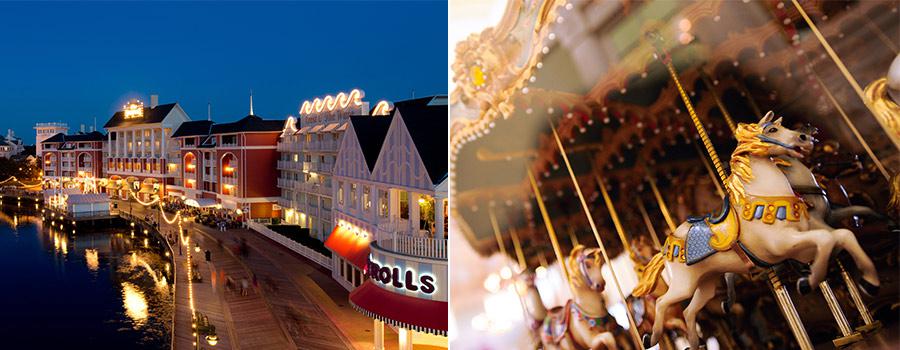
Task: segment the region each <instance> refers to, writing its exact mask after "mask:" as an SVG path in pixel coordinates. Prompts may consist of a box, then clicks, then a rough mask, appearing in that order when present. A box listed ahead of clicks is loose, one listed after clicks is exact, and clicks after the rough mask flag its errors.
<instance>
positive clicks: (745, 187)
mask: <svg viewBox="0 0 900 350" xmlns="http://www.w3.org/2000/svg"><path fill="white" fill-rule="evenodd" d="M898 6H900V4H898V3H897V2H896V1H862V2H851V1H798V0H789V1H705V2H677V1H627V0H623V1H600V2H592V1H554V0H545V1H539V0H535V1H509V2H508V4H507V7H506V10H505V13H504V15H503V17H502V19H501V20H500V21H499V23H496V24H495V25H494V26H491V27H488V28H487V29H485V30H483V31H481V32H478V33H474V34H472V35H470V36H469V37H468V38H467V39H466V40H463V41H461V42H460V43H458V44H457V46H456V58H455V60H454V61H453V63H452V71H453V77H452V79H453V83H454V86H455V88H454V90H453V93H452V94H451V109H450V113H451V120H452V125H451V145H450V152H451V153H450V195H451V198H453V206H452V208H451V218H452V224H451V229H452V233H451V235H452V234H456V235H460V236H462V237H464V238H465V239H464V240H457V241H456V242H460V241H464V242H465V246H464V247H459V246H454V251H453V259H454V260H453V261H454V264H453V265H454V268H453V269H452V270H451V277H450V279H451V285H452V286H453V287H452V288H454V289H453V290H452V291H451V293H452V294H453V300H452V302H451V309H452V311H451V316H452V317H451V329H454V330H455V332H454V333H455V334H453V335H451V339H450V341H451V347H454V346H460V347H462V348H496V349H501V348H510V347H515V348H542V349H643V348H653V347H659V348H661V349H679V350H680V349H684V348H691V349H698V348H707V349H814V348H816V349H819V348H854V349H855V348H859V349H871V348H896V347H897V346H900V329H898V327H900V320H898V312H897V308H898V307H900V299H898V296H900V290H898V289H900V284H898V280H897V276H898V274H900V269H898V263H900V256H898V251H900V249H898V246H900V245H898V243H900V242H898V237H900V235H898V234H900V226H898V224H897V222H898V219H900V218H898V213H900V177H898V176H897V175H896V174H897V173H898V171H900V122H898V120H900V55H898V54H900V48H898V47H900V34H898V33H900V14H898ZM460 245H462V244H460ZM460 257H463V258H464V259H460ZM458 259H459V260H458ZM454 343H456V344H455V345H454ZM511 344H513V345H511Z"/></svg>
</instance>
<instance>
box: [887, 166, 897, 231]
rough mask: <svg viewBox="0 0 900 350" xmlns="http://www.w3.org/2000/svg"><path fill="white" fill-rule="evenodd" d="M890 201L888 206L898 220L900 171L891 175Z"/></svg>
mask: <svg viewBox="0 0 900 350" xmlns="http://www.w3.org/2000/svg"><path fill="white" fill-rule="evenodd" d="M890 188H891V201H890V202H889V203H888V208H889V209H891V211H892V212H891V214H893V216H894V219H897V220H900V173H896V174H894V176H892V177H891V186H890Z"/></svg>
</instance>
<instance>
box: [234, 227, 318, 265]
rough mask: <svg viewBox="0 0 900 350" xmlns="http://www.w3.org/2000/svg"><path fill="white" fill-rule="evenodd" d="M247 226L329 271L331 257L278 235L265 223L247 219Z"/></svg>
mask: <svg viewBox="0 0 900 350" xmlns="http://www.w3.org/2000/svg"><path fill="white" fill-rule="evenodd" d="M247 226H248V227H249V228H250V229H251V230H253V231H256V232H259V233H260V234H262V235H263V236H266V237H268V238H269V239H271V240H273V241H275V242H278V244H281V245H283V246H285V247H287V248H288V249H290V250H293V251H294V252H295V253H297V254H300V255H302V256H303V257H305V258H307V259H309V260H312V261H315V262H316V263H317V264H319V265H322V267H324V268H326V269H328V270H329V271H331V259H330V258H328V257H326V256H325V255H322V254H320V253H319V252H317V251H314V250H312V249H310V248H308V247H306V246H304V245H302V244H300V243H299V242H296V241H294V240H292V239H290V238H287V237H285V236H282V235H280V234H279V233H278V232H275V231H272V229H270V228H268V227H266V225H264V224H261V223H258V222H254V221H248V222H247Z"/></svg>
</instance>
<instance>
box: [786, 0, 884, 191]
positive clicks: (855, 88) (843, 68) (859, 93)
mask: <svg viewBox="0 0 900 350" xmlns="http://www.w3.org/2000/svg"><path fill="white" fill-rule="evenodd" d="M791 2H792V3H794V7H796V8H797V11H798V12H800V15H801V16H803V19H804V20H805V21H806V24H808V25H809V29H812V31H813V33H814V34H815V35H816V38H817V39H819V43H821V44H822V47H824V48H825V52H827V53H828V56H830V57H831V60H832V61H834V64H835V65H837V67H838V70H840V71H841V74H843V75H844V79H847V82H848V83H850V86H851V87H853V91H854V92H856V95H857V96H859V99H860V100H862V102H863V104H864V105H866V108H868V109H869V112H870V113H872V117H874V118H875V120H877V121H878V124H879V125H881V128H882V129H883V130H884V131H885V132H886V133H890V129H889V128H888V127H887V126H886V125H884V123H883V122H882V120H881V118H878V113H877V112H875V110H874V109H873V108H872V105H871V104H870V103H869V100H867V99H866V95H865V93H863V89H862V88H861V87H860V86H859V83H858V82H857V81H856V79H855V78H853V75H852V74H850V70H848V69H847V66H845V65H844V61H843V60H841V58H840V57H838V55H837V53H835V52H834V49H832V48H831V44H829V43H828V40H825V36H824V35H822V32H820V31H819V27H818V26H816V24H815V23H813V21H812V19H811V18H809V15H807V14H806V10H804V9H803V6H800V3H799V2H797V0H791ZM890 139H891V141H892V142H893V143H894V147H897V148H898V149H900V141H898V140H897V139H896V138H894V137H890ZM888 177H889V176H888Z"/></svg>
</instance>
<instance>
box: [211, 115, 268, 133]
mask: <svg viewBox="0 0 900 350" xmlns="http://www.w3.org/2000/svg"><path fill="white" fill-rule="evenodd" d="M283 128H284V119H280V120H265V119H263V118H260V117H259V116H255V115H252V114H251V115H248V116H246V117H243V118H241V119H240V120H238V121H235V122H231V123H217V124H213V126H212V131H211V132H210V133H211V134H230V133H238V132H250V131H272V132H281V131H282V130H283Z"/></svg>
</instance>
